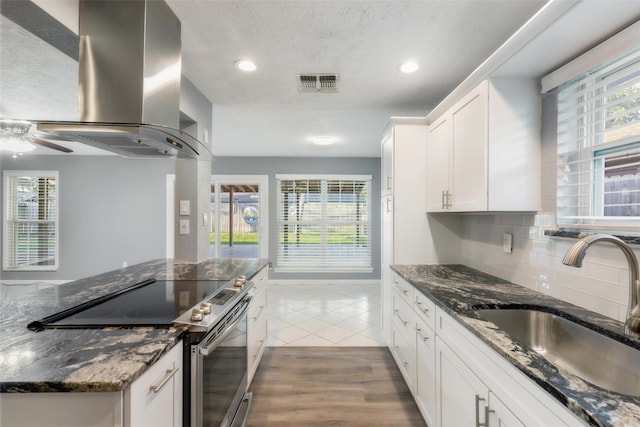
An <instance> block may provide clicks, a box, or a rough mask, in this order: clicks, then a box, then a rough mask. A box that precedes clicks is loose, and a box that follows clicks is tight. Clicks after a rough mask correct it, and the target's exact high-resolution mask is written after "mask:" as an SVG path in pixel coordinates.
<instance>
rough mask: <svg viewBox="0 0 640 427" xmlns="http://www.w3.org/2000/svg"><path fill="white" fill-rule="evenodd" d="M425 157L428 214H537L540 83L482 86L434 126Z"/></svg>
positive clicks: (520, 81) (493, 82)
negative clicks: (449, 212)
mask: <svg viewBox="0 0 640 427" xmlns="http://www.w3.org/2000/svg"><path fill="white" fill-rule="evenodd" d="M426 156H427V157H426V164H425V165H426V176H425V179H426V193H425V195H426V210H427V212H446V211H451V212H483V211H498V212H499V211H537V210H539V208H540V95H539V90H538V84H537V82H536V81H534V80H531V79H515V78H513V79H492V80H486V81H484V82H482V83H481V84H480V85H478V86H477V87H476V88H475V89H473V90H472V91H471V92H469V93H468V94H467V95H466V96H465V97H463V98H462V99H461V100H460V101H458V102H457V103H456V104H455V105H454V106H453V107H452V108H451V109H450V110H448V111H447V112H446V113H445V114H444V115H443V116H441V117H439V118H438V119H436V120H433V121H432V122H431V124H430V125H429V129H428V137H427V151H426Z"/></svg>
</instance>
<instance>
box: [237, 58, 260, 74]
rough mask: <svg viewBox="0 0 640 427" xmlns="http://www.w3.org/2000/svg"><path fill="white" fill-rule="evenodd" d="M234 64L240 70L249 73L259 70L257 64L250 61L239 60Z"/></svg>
mask: <svg viewBox="0 0 640 427" xmlns="http://www.w3.org/2000/svg"><path fill="white" fill-rule="evenodd" d="M234 64H235V66H236V67H237V68H238V69H239V70H242V71H247V72H251V71H255V70H256V68H257V67H256V64H255V62H253V61H249V60H248V59H238V60H237V61H236V62H234Z"/></svg>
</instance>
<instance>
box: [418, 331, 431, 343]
mask: <svg viewBox="0 0 640 427" xmlns="http://www.w3.org/2000/svg"><path fill="white" fill-rule="evenodd" d="M416 333H417V334H418V336H419V337H420V338H422V342H427V341H429V337H425V336H424V335H422V329H420V328H416Z"/></svg>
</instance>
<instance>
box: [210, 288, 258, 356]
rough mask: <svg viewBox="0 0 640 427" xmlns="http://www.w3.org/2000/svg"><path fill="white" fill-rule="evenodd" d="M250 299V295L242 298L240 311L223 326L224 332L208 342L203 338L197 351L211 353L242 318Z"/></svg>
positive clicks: (247, 308)
mask: <svg viewBox="0 0 640 427" xmlns="http://www.w3.org/2000/svg"><path fill="white" fill-rule="evenodd" d="M250 301H251V297H248V298H246V299H245V300H243V302H242V303H241V304H244V307H243V308H242V311H240V312H239V313H238V314H236V318H235V320H234V321H233V322H232V323H231V324H229V325H227V327H226V328H225V330H224V332H222V333H221V334H220V335H218V336H217V337H216V338H215V339H214V340H213V341H211V342H208V341H207V340H205V341H204V342H203V343H202V344H200V345H199V346H198V352H199V353H200V354H202V355H204V356H208V355H209V354H211V353H212V352H213V350H215V349H216V347H218V345H220V342H221V341H222V340H223V339H225V338H226V336H227V335H229V333H230V332H231V331H232V330H233V328H234V327H235V326H236V325H237V324H238V322H240V320H242V318H243V317H244V315H245V314H247V311H248V310H249V302H250Z"/></svg>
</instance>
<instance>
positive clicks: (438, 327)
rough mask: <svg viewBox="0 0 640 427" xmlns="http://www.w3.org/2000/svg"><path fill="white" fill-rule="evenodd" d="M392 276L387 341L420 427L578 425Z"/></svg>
mask: <svg viewBox="0 0 640 427" xmlns="http://www.w3.org/2000/svg"><path fill="white" fill-rule="evenodd" d="M392 275H393V279H392V283H393V285H392V290H391V301H390V303H389V304H388V310H389V311H390V313H388V316H389V317H390V318H391V332H392V340H391V341H392V342H391V345H390V346H389V347H390V350H391V354H392V355H393V357H394V359H395V361H396V363H397V364H398V367H399V369H400V372H401V373H402V375H403V377H404V378H405V381H406V383H407V386H408V387H409V389H410V390H411V393H412V394H413V397H414V399H415V401H416V404H417V405H418V408H419V409H420V412H421V413H422V416H423V417H424V419H425V421H426V423H427V425H429V426H430V427H433V426H437V427H460V426H471V427H473V426H476V427H498V426H500V427H513V426H554V427H561V426H584V423H583V421H582V420H580V419H579V418H578V417H577V416H575V415H574V414H573V413H572V412H570V411H569V410H568V409H567V408H566V407H564V406H562V405H561V404H560V403H559V402H558V401H557V400H555V399H554V398H552V397H551V396H550V395H549V394H548V393H546V392H545V391H544V390H543V389H542V388H540V387H539V386H537V385H536V384H535V383H534V382H532V381H531V380H530V379H529V378H527V377H526V376H525V375H524V374H523V373H522V372H520V371H519V370H518V369H517V368H515V367H514V366H513V365H512V364H511V363H510V362H508V361H507V360H505V359H504V358H503V357H501V356H500V355H499V354H498V353H496V352H495V350H493V349H492V348H491V347H489V346H488V345H487V344H486V343H484V342H482V340H480V339H479V338H478V337H476V336H475V335H474V334H473V333H471V332H470V331H468V330H467V329H466V328H465V327H464V326H463V325H461V324H460V323H459V322H458V320H456V319H454V318H453V317H451V316H450V315H448V314H447V313H446V312H445V311H444V310H442V309H440V308H439V307H436V305H435V303H434V302H433V301H431V300H430V299H429V298H427V297H425V296H424V295H423V294H422V293H421V292H420V291H419V290H418V289H415V288H414V287H413V286H412V285H411V284H409V283H408V282H407V281H405V280H404V279H402V278H401V277H400V276H398V275H397V274H396V273H395V272H393V273H392ZM411 302H412V303H413V304H411Z"/></svg>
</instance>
